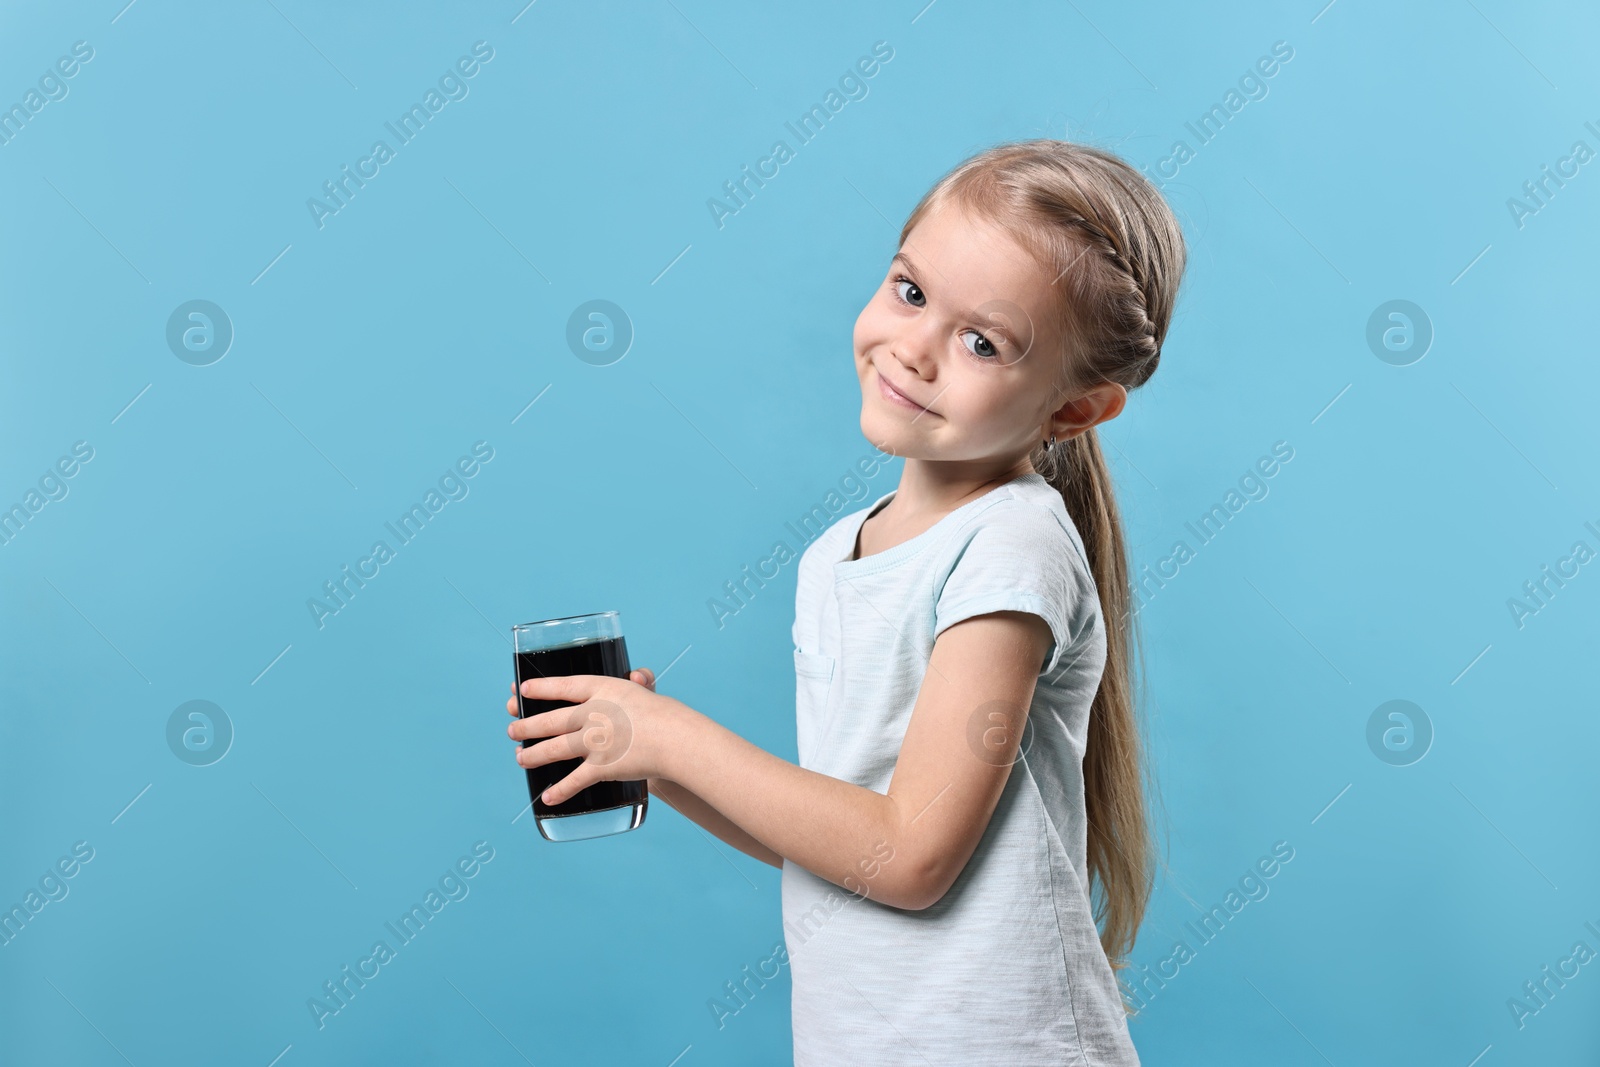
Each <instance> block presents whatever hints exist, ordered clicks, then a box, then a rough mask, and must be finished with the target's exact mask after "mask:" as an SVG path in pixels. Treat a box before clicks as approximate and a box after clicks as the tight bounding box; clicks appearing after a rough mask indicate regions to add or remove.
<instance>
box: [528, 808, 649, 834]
mask: <svg viewBox="0 0 1600 1067" xmlns="http://www.w3.org/2000/svg"><path fill="white" fill-rule="evenodd" d="M644 811H645V805H644V804H624V805H623V806H622V807H620V808H607V809H606V810H604V811H591V812H586V813H585V814H583V815H562V816H557V817H554V818H548V819H539V818H536V819H534V820H533V821H534V823H535V824H537V825H538V827H539V833H540V835H541V836H543V837H544V839H545V840H546V841H587V840H589V839H590V838H593V837H610V836H611V835H612V834H621V833H626V832H627V831H629V830H636V829H638V828H639V825H640V824H641V823H643V822H644Z"/></svg>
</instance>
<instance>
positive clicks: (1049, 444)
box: [1044, 434, 1056, 449]
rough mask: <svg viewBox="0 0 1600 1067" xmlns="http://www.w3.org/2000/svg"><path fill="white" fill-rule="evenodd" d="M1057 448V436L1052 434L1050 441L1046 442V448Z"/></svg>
mask: <svg viewBox="0 0 1600 1067" xmlns="http://www.w3.org/2000/svg"><path fill="white" fill-rule="evenodd" d="M1055 446H1056V435H1055V434H1051V435H1050V440H1048V441H1045V442H1044V447H1045V448H1046V449H1050V448H1054V447H1055Z"/></svg>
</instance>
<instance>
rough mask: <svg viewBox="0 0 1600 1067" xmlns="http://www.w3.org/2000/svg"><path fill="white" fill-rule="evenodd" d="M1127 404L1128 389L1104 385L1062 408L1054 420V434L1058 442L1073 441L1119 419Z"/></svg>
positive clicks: (1052, 423) (1102, 383) (1051, 420)
mask: <svg viewBox="0 0 1600 1067" xmlns="http://www.w3.org/2000/svg"><path fill="white" fill-rule="evenodd" d="M1127 402H1128V390H1127V389H1125V388H1124V387H1122V386H1121V385H1118V384H1117V383H1116V382H1101V383H1100V384H1099V385H1096V386H1094V387H1092V388H1090V389H1089V390H1087V391H1086V392H1084V393H1083V394H1082V395H1081V396H1079V397H1078V398H1077V399H1075V400H1069V401H1067V402H1066V403H1065V404H1063V405H1061V407H1060V408H1059V409H1058V410H1057V411H1056V413H1055V414H1054V415H1053V416H1051V419H1050V432H1051V433H1054V434H1055V435H1056V439H1057V440H1058V441H1066V440H1069V439H1071V438H1074V437H1076V436H1078V435H1079V434H1080V433H1082V432H1083V431H1085V430H1087V429H1089V428H1090V427H1091V426H1098V425H1099V424H1100V423H1102V422H1105V421H1106V420H1108V419H1114V418H1116V417H1117V416H1118V415H1120V414H1122V408H1123V405H1125V404H1126V403H1127Z"/></svg>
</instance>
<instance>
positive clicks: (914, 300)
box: [894, 278, 928, 308]
mask: <svg viewBox="0 0 1600 1067" xmlns="http://www.w3.org/2000/svg"><path fill="white" fill-rule="evenodd" d="M902 285H909V286H910V287H911V293H912V296H911V298H910V299H907V298H906V296H905V294H904V293H903V292H901V290H900V287H901V286H902ZM894 291H895V295H896V296H898V297H900V299H901V300H902V301H903V302H904V303H907V304H910V305H911V306H912V307H914V308H919V307H921V306H922V305H923V304H926V303H927V302H928V298H927V297H926V296H924V295H923V294H922V290H921V289H919V288H917V283H916V282H914V281H912V280H911V279H910V278H896V279H895V280H894Z"/></svg>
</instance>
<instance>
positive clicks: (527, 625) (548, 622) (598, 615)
mask: <svg viewBox="0 0 1600 1067" xmlns="http://www.w3.org/2000/svg"><path fill="white" fill-rule="evenodd" d="M616 614H617V612H615V611H593V612H589V613H588V614H586V615H564V616H562V617H561V618H559V619H540V620H538V621H537V622H519V623H517V624H516V625H515V626H513V627H511V630H512V632H513V633H515V632H516V631H518V630H532V629H534V628H535V627H539V626H554V625H556V624H557V623H562V622H568V623H570V622H574V621H576V620H578V619H603V618H606V617H607V616H612V615H616Z"/></svg>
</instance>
